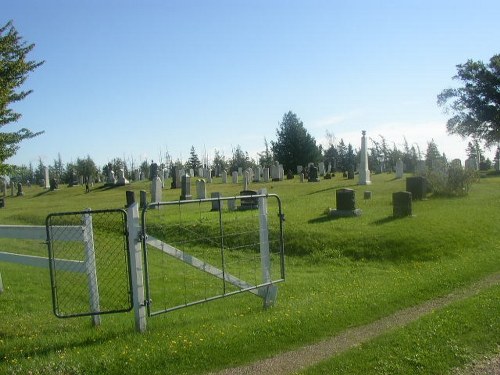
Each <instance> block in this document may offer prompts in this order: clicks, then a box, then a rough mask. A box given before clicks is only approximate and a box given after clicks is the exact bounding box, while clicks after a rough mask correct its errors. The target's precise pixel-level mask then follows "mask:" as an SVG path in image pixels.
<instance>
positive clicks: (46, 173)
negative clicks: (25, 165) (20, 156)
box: [44, 167, 50, 189]
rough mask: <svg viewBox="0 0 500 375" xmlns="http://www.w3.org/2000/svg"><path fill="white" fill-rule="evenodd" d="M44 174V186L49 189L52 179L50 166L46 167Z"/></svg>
mask: <svg viewBox="0 0 500 375" xmlns="http://www.w3.org/2000/svg"><path fill="white" fill-rule="evenodd" d="M44 172H45V173H44V174H45V181H44V185H45V186H44V188H45V189H49V188H50V180H49V167H44Z"/></svg>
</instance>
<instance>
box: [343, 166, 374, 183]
mask: <svg viewBox="0 0 500 375" xmlns="http://www.w3.org/2000/svg"><path fill="white" fill-rule="evenodd" d="M347 179H348V180H354V167H352V166H351V167H349V170H348V171H347ZM370 183H371V182H370ZM365 185H368V184H365Z"/></svg>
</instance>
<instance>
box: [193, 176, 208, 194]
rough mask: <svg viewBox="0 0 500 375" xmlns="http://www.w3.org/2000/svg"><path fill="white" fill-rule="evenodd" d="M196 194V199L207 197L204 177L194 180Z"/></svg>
mask: <svg viewBox="0 0 500 375" xmlns="http://www.w3.org/2000/svg"><path fill="white" fill-rule="evenodd" d="M196 196H197V197H198V199H205V198H206V197H207V184H206V181H205V180H204V179H199V180H196Z"/></svg>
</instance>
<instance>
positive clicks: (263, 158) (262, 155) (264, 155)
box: [258, 138, 273, 168]
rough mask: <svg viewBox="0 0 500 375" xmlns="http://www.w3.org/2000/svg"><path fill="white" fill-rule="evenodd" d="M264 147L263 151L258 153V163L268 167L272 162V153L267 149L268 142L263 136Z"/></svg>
mask: <svg viewBox="0 0 500 375" xmlns="http://www.w3.org/2000/svg"><path fill="white" fill-rule="evenodd" d="M264 147H265V149H264V151H262V152H259V153H258V155H259V165H261V166H263V167H268V168H270V167H271V165H272V164H273V154H272V153H271V150H270V149H269V142H267V139H266V138H264Z"/></svg>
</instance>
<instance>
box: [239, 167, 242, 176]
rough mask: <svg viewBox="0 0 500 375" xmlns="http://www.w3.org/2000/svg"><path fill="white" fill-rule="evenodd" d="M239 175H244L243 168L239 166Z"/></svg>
mask: <svg viewBox="0 0 500 375" xmlns="http://www.w3.org/2000/svg"><path fill="white" fill-rule="evenodd" d="M238 176H243V168H241V167H238Z"/></svg>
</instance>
